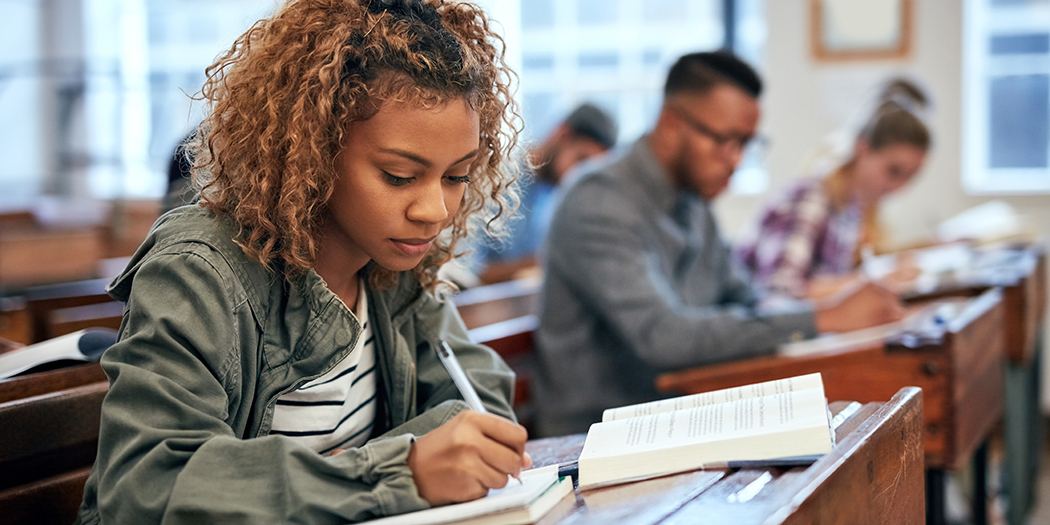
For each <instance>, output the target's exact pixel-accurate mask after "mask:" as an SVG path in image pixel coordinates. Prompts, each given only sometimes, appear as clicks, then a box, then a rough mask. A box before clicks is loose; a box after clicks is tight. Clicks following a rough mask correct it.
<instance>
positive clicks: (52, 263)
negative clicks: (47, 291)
mask: <svg viewBox="0 0 1050 525" xmlns="http://www.w3.org/2000/svg"><path fill="white" fill-rule="evenodd" d="M102 251H103V242H102V234H101V232H100V231H99V229H97V228H81V229H61V230H59V229H45V228H2V229H0V287H13V286H24V285H31V284H38V283H49V282H57V281H69V280H74V279H85V278H90V277H94V276H96V274H97V273H98V261H99V259H101V258H102Z"/></svg>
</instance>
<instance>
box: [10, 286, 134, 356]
mask: <svg viewBox="0 0 1050 525" xmlns="http://www.w3.org/2000/svg"><path fill="white" fill-rule="evenodd" d="M107 284H109V282H108V280H107V279H90V280H86V281H74V282H69V283H60V284H49V285H43V286H34V287H31V288H27V289H26V290H25V292H24V296H25V299H26V310H27V311H28V312H29V320H30V324H31V326H32V334H31V337H32V340H31V341H30V343H38V342H40V341H44V340H46V339H50V337H51V336H50V335H49V328H48V325H49V323H50V316H51V312H53V311H54V310H58V309H60V308H72V307H76V306H85V305H89V304H99V303H111V302H112V303H115V302H116V301H114V300H113V298H112V297H110V296H109V294H107V293H106V285H107Z"/></svg>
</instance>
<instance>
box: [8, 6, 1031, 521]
mask: <svg viewBox="0 0 1050 525" xmlns="http://www.w3.org/2000/svg"><path fill="white" fill-rule="evenodd" d="M477 3H478V4H480V5H482V6H483V7H484V8H485V9H486V10H487V11H489V12H490V13H491V14H492V16H493V17H494V18H495V19H496V20H498V21H499V22H500V24H501V25H502V31H503V34H504V38H505V41H506V44H507V58H508V61H509V62H510V64H511V65H512V67H514V69H515V70H517V71H518V72H519V75H520V88H519V92H518V100H519V102H520V103H521V104H522V108H523V114H522V117H523V121H524V124H525V136H526V138H527V139H534V140H539V139H540V138H542V137H543V136H544V135H545V134H546V133H547V132H548V131H549V130H550V128H551V127H553V126H554V125H556V124H557V122H558V121H559V119H560V118H561V117H562V116H563V115H564V113H565V112H567V111H568V110H570V109H571V108H572V107H574V106H575V105H576V104H578V103H580V102H584V101H592V102H594V103H596V104H598V105H600V106H601V107H603V108H604V109H606V110H607V111H609V112H610V113H612V114H613V115H614V116H615V117H616V119H617V121H618V122H619V139H620V140H619V143H620V144H628V143H630V142H631V141H633V140H634V139H635V138H636V137H637V136H638V135H639V134H641V133H643V132H644V131H645V130H646V129H647V128H648V126H650V125H651V124H652V122H653V121H654V119H655V116H656V114H657V111H658V109H659V105H660V100H661V96H660V88H661V84H662V81H663V79H664V77H665V75H666V70H667V67H668V66H669V65H670V64H671V63H672V62H673V61H674V60H675V59H676V58H677V57H678V56H679V55H681V54H683V53H686V52H690V51H698V50H709V49H717V48H722V47H730V48H732V49H733V50H734V51H735V52H736V53H738V54H739V55H741V56H742V57H743V58H745V59H746V60H748V61H749V62H751V63H752V64H753V65H754V66H755V67H756V68H757V69H758V71H759V72H760V73H761V75H762V77H763V79H764V81H765V82H766V86H767V91H766V92H765V93H764V94H763V97H762V101H761V105H762V111H763V114H762V119H761V125H760V131H761V134H762V135H763V136H764V137H767V138H768V143H767V147H766V148H765V149H764V151H762V152H755V153H754V154H753V155H751V156H749V157H748V158H747V159H745V161H744V162H743V163H742V165H741V167H740V169H739V171H738V173H737V174H736V175H735V177H734V181H733V184H732V187H731V189H730V192H729V193H728V194H727V195H726V196H724V197H723V198H721V199H719V200H718V201H717V204H716V209H717V213H718V216H719V219H720V222H721V226H722V228H723V230H724V232H725V234H726V235H727V236H729V237H730V238H732V237H733V236H734V235H737V234H739V232H740V231H741V229H742V228H743V227H744V226H745V224H746V223H747V222H748V220H749V219H751V217H752V216H753V214H755V213H756V212H757V211H758V210H759V207H760V206H761V204H762V203H763V202H764V200H765V199H766V198H768V197H769V195H771V194H772V193H774V192H775V190H776V189H778V188H780V187H782V186H784V185H785V184H788V183H790V182H791V181H793V180H795V179H796V178H797V177H799V176H802V175H804V174H806V169H807V165H806V162H807V159H808V158H809V157H810V155H811V154H812V153H813V152H814V151H815V150H817V149H818V148H819V147H820V146H821V145H822V144H823V143H824V141H826V140H827V138H828V137H829V135H831V134H833V133H834V132H835V130H836V129H838V128H839V126H840V125H842V123H843V122H848V121H849V119H850V118H851V116H852V115H853V112H854V111H855V108H857V107H858V106H859V105H862V103H863V101H864V100H866V99H867V98H868V97H870V96H871V95H872V92H873V90H875V89H877V87H878V85H879V84H880V82H882V81H883V80H884V79H886V78H887V77H890V76H892V75H898V74H903V75H905V76H907V77H909V78H915V79H917V80H918V81H920V82H922V84H923V85H924V86H925V87H927V88H928V90H929V92H930V93H931V94H932V98H933V110H932V113H931V114H930V123H931V129H932V130H933V135H934V144H933V148H932V150H931V153H930V155H929V158H928V161H927V163H926V165H925V167H924V168H923V170H922V172H921V174H920V175H919V176H918V177H917V179H916V180H915V181H914V183H912V184H911V185H910V186H909V187H907V188H906V189H904V190H903V191H901V192H900V193H899V194H896V195H894V196H893V197H891V198H890V200H889V201H888V202H887V203H886V204H885V205H884V206H883V211H882V220H883V222H884V223H885V225H886V226H887V231H888V233H889V235H890V239H891V241H892V243H893V244H895V245H897V246H902V247H903V246H909V245H914V244H920V243H923V242H928V241H931V240H934V239H935V238H936V235H937V227H938V225H939V224H941V223H942V222H943V221H944V220H946V219H948V218H950V217H952V216H954V215H956V214H958V213H960V212H963V211H965V210H968V209H971V208H973V207H975V206H978V205H980V204H983V203H987V202H990V201H997V202H1000V203H1005V204H1006V205H1007V206H1008V207H1009V209H1011V210H1012V212H1013V213H1014V214H1015V217H1016V218H1017V220H1018V221H1019V223H1018V224H1020V226H1019V228H1021V229H1022V230H1024V231H1025V233H1026V234H1030V235H1035V236H1039V235H1043V234H1045V233H1047V230H1048V226H1050V0H884V1H879V2H875V1H871V2H867V1H866V2H863V3H858V2H853V1H851V0H484V1H478V2H477ZM277 4H278V2H275V1H274V0H0V123H2V125H0V159H2V162H0V313H3V311H4V310H5V309H16V308H18V304H17V299H16V298H17V297H18V296H19V294H20V292H21V291H22V290H24V289H26V288H27V287H30V286H38V285H45V284H49V283H55V282H66V281H77V280H88V279H105V278H107V277H110V276H112V275H114V274H115V273H116V272H117V271H119V269H121V268H122V262H123V261H126V259H125V258H126V257H128V256H130V255H131V253H132V252H133V251H134V249H135V248H136V247H137V245H138V243H139V242H140V241H141V240H142V238H144V237H145V234H146V231H147V230H148V228H149V226H150V225H151V224H152V222H153V220H154V219H155V218H156V216H157V214H158V210H159V201H160V199H161V197H162V196H163V194H164V191H165V188H166V184H167V169H168V163H169V161H170V159H171V157H172V153H173V151H174V148H175V146H176V144H177V143H178V142H179V141H180V140H181V139H182V137H184V136H185V135H186V133H187V132H188V131H190V130H191V129H192V128H193V127H194V126H195V125H196V123H197V122H199V120H200V118H201V115H202V111H203V107H202V106H201V104H200V103H199V102H197V101H195V100H194V99H193V95H194V94H195V93H197V91H198V90H199V89H200V86H201V84H202V83H203V80H204V78H205V68H206V67H207V66H208V65H209V64H210V63H211V62H212V60H213V59H214V58H215V57H216V56H217V55H218V54H219V53H220V52H221V51H222V50H223V49H225V48H226V47H227V46H229V45H230V43H231V42H232V41H233V39H234V38H235V37H236V36H237V35H238V34H240V33H241V32H243V31H244V30H246V29H247V28H248V27H250V25H251V23H253V22H254V21H255V20H257V19H258V18H260V17H262V16H265V15H266V14H267V13H269V12H271V11H272V10H273V9H274V8H275V5H277ZM818 12H820V13H824V18H820V17H818V16H817V15H816V13H818ZM858 49H859V51H858ZM1043 326H1044V327H1047V326H1050V323H1045V322H1044V323H1043ZM7 328H10V327H9V326H4V325H2V324H0V336H2V335H3V330H4V329H7ZM1044 338H1045V334H1044ZM1042 365H1043V378H1044V379H1043V384H1044V385H1045V384H1047V382H1046V378H1047V377H1048V375H1050V359H1043V361H1042ZM1042 406H1043V412H1044V414H1047V413H1050V388H1044V389H1043V392H1042ZM1044 485H1045V483H1044ZM1045 500H1046V498H1045V497H1044V498H1043V501H1042V502H1041V504H1042V505H1043V506H1044V507H1045V506H1046V505H1047V502H1046V501H1045ZM1041 512H1043V514H1042V515H1046V514H1047V513H1046V512H1045V511H1041Z"/></svg>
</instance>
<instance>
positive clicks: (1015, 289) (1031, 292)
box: [902, 244, 1047, 364]
mask: <svg viewBox="0 0 1050 525" xmlns="http://www.w3.org/2000/svg"><path fill="white" fill-rule="evenodd" d="M972 264H973V268H971V269H969V270H967V271H964V272H963V273H962V274H961V275H949V276H946V277H945V278H942V279H938V281H937V282H936V283H934V284H933V285H932V287H930V288H928V289H922V288H918V289H913V290H910V291H908V292H905V293H904V294H903V296H902V298H903V299H904V300H905V301H906V302H909V303H914V302H926V301H929V300H931V299H936V298H939V297H946V296H975V295H979V294H981V293H983V292H984V291H986V290H988V289H990V288H994V287H1000V288H1002V289H1003V309H1004V310H1003V311H1004V324H1003V330H1002V333H1003V338H1004V351H1005V354H1006V356H1007V357H1008V358H1009V359H1010V360H1011V361H1013V362H1015V363H1025V364H1027V363H1030V362H1031V361H1032V359H1033V358H1034V356H1035V354H1036V347H1037V343H1038V341H1039V339H1040V338H1041V336H1042V334H1041V326H1042V322H1043V318H1044V317H1045V315H1046V293H1047V283H1046V271H1047V270H1046V250H1045V249H1044V248H1043V246H1042V245H1038V244H1037V245H1032V246H1026V247H1003V248H1001V249H982V250H978V251H977V252H976V254H975V255H974V260H973V261H972Z"/></svg>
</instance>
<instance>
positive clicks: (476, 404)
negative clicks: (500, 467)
mask: <svg viewBox="0 0 1050 525" xmlns="http://www.w3.org/2000/svg"><path fill="white" fill-rule="evenodd" d="M434 351H436V352H437V355H438V359H441V364H443V365H445V370H448V375H449V376H451V377H452V382H453V383H455V384H456V388H457V389H459V393H460V395H462V396H463V399H464V400H465V401H466V402H467V406H468V407H470V409H471V410H473V411H475V412H478V413H480V414H488V413H489V411H488V410H485V405H483V404H481V398H480V397H478V392H477V391H476V390H474V385H472V384H470V381H468V380H467V374H466V372H464V371H463V367H462V366H460V365H459V359H456V354H454V353H452V348H451V347H450V346H448V343H446V342H444V341H441V343H440V344H438V345H436V346H434ZM511 477H512V478H514V479H516V480H518V483H519V484H521V478H520V477H519V476H511Z"/></svg>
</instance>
